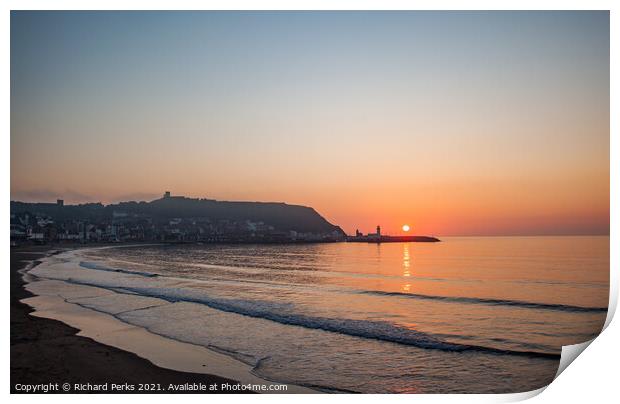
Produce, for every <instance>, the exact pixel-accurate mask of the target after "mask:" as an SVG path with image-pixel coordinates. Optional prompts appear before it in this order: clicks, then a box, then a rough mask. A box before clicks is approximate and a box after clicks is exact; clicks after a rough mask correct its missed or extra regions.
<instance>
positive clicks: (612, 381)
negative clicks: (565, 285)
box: [0, 0, 620, 404]
mask: <svg viewBox="0 0 620 404" xmlns="http://www.w3.org/2000/svg"><path fill="white" fill-rule="evenodd" d="M619 3H620V2H617V1H597V0H593V1H576V0H568V1H553V0H538V1H533V0H522V1H502V2H499V1H489V0H487V1H469V2H464V1H455V0H452V1H403V0H386V1H370V0H361V1H346V0H334V1H324V0H314V1H308V0H304V1H294V2H293V1H284V0H279V1H276V0H266V1H257V0H255V1H252V0H230V1H222V0H219V1H196V0H177V1H174V2H173V1H163V0H154V1H148V2H146V1H136V0H125V1H119V0H110V1H100V0H94V1H88V2H86V1H77V0H65V1H50V0H47V1H45V0H38V1H34V0H33V1H29V0H22V1H17V0H8V1H7V0H5V1H3V2H2V6H0V7H2V8H3V14H2V17H1V21H2V31H1V32H2V41H1V44H0V52H2V54H3V55H4V56H5V57H4V63H2V64H0V69H2V71H3V77H4V80H2V82H1V84H0V86H1V89H2V93H3V94H4V97H3V106H4V108H3V114H2V123H3V125H2V126H3V129H4V131H3V132H4V133H5V134H4V135H3V143H4V144H3V146H2V148H1V151H0V153H2V157H3V158H2V162H3V168H4V170H3V173H2V174H1V176H0V178H1V181H2V187H3V190H4V192H5V194H4V197H2V198H0V204H2V208H3V212H4V213H3V214H2V215H0V218H1V222H0V229H8V228H9V223H8V220H9V201H10V137H9V133H10V64H9V63H8V61H9V60H10V10H12V9H14V10H28V9H32V10H36V9H48V10H60V9H80V10H105V9H109V10H129V9H132V10H133V9H136V10H139V9H156V10H157V9H159V10H167V9H189V10H200V9H213V10H222V9H226V10H235V9H250V10H256V9H266V10H269V9H271V10H277V9H292V10H313V9H324V10H341V9H367V10H381V9H397V10H411V9H417V10H451V9H452V10H463V9H472V10H487V9H489V10H552V9H570V10H596V9H598V10H611V12H610V18H611V31H610V32H611V49H610V52H611V72H612V74H611V93H610V94H611V103H610V109H611V114H610V116H611V138H610V141H611V144H610V153H611V194H610V195H611V206H612V210H611V238H610V240H611V246H612V249H611V289H610V315H609V316H608V319H607V323H606V326H608V325H610V321H611V319H612V317H613V313H614V312H615V307H616V305H617V300H618V267H619V266H618V263H619V261H618V258H619V256H618V248H617V246H618V245H620V243H619V241H620V240H619V239H618V234H619V233H618V230H619V229H620V227H619V223H620V222H619V217H618V215H617V213H616V211H615V210H614V209H613V208H614V207H615V206H617V205H618V202H619V198H618V196H619V194H618V193H619V189H620V188H619V186H618V185H619V184H618V173H619V170H618V169H619V168H620V163H619V160H618V158H619V155H618V147H619V141H618V118H617V117H618V116H620V110H619V109H618V102H617V100H618V93H619V91H618V90H619V84H618V80H617V79H616V77H617V73H616V76H614V72H617V71H618V68H619V66H620V64H619V63H618V54H619V51H618V50H619V49H618V43H619V41H618V38H619V35H618V34H619V32H618V29H617V28H616V27H617V26H618V23H619V22H620V18H619V17H618V15H617V13H618V11H619V10H620V6H618V4H619ZM0 245H2V246H4V248H3V249H2V258H3V262H4V272H5V279H4V282H3V283H2V288H3V291H4V296H5V304H4V307H3V311H2V313H3V319H2V324H3V326H4V328H3V331H4V332H2V333H1V335H2V337H1V338H2V344H3V345H2V346H3V347H4V349H3V350H2V357H3V359H4V361H3V363H4V366H3V367H2V370H1V372H2V376H3V377H2V378H3V383H2V384H1V385H0V389H2V392H3V393H5V394H8V392H9V378H10V377H9V366H8V364H9V362H10V349H9V347H10V344H9V335H10V332H9V329H8V328H9V317H10V315H9V305H8V304H7V303H8V301H7V300H8V296H9V282H8V274H9V271H8V263H9V250H8V249H9V247H8V246H9V232H8V230H5V231H2V232H0ZM613 246H616V248H613ZM617 322H618V321H616V322H615V323H612V324H611V326H609V327H608V328H606V329H605V331H604V332H603V333H602V334H601V336H600V337H598V338H596V339H595V340H594V341H593V342H592V344H591V345H590V346H589V347H588V349H587V353H586V354H585V355H581V356H579V358H577V359H576V361H575V362H576V363H575V364H573V365H571V366H569V367H568V369H567V370H566V371H565V372H564V373H562V375H561V376H560V377H559V378H558V379H557V380H556V381H554V382H553V383H552V384H551V385H550V386H549V387H548V388H547V389H546V391H545V392H544V394H540V395H537V396H536V397H535V398H534V399H533V402H535V401H540V402H542V401H544V402H568V403H573V402H574V403H577V402H580V403H581V402H584V401H586V400H589V401H593V402H597V403H598V402H610V403H611V402H615V400H616V399H617V397H618V394H617V389H616V385H617V371H618V360H620V355H619V354H618V350H617V349H616V346H615V341H618V340H620V330H619V326H618V325H617ZM542 390H545V389H541V391H542ZM536 393H540V391H538V392H533V393H523V394H517V395H415V396H412V395H390V396H382V397H381V399H384V400H389V401H393V402H403V401H404V400H407V402H409V401H410V400H416V401H418V402H426V403H428V402H445V401H452V402H481V401H482V402H506V401H517V400H522V399H525V398H528V397H530V396H533V395H536ZM353 397H354V398H353ZM10 399H11V400H12V401H14V402H19V403H22V402H34V401H35V400H37V401H38V400H46V401H49V402H52V403H55V402H62V403H63V404H65V403H67V402H79V401H81V400H83V399H84V397H80V396H67V395H62V396H45V397H37V396H24V395H12V396H11V397H10ZM114 399H116V398H114ZM123 399H124V398H123ZM131 399H133V400H149V401H153V402H154V403H167V402H168V400H170V397H169V396H132V397H131ZM241 399H244V400H251V401H262V402H267V401H269V402H270V403H271V402H285V400H290V399H294V400H296V401H297V400H300V401H302V402H310V400H313V401H314V400H316V399H317V397H316V396H313V397H309V396H295V397H292V396H273V395H264V396H252V397H248V396H245V397H241V396H235V397H231V396H208V397H207V396H200V395H197V396H187V395H186V396H183V398H182V400H184V401H186V400H187V401H191V402H200V403H204V402H206V401H207V400H208V401H209V402H216V403H217V402H229V401H230V400H235V401H236V400H241ZM342 399H345V400H348V399H354V400H356V401H361V402H362V403H370V402H372V401H374V400H375V399H376V397H374V395H361V396H346V397H341V396H339V395H325V396H322V397H321V400H327V401H332V400H339V401H340V400H342ZM88 400H92V401H93V402H96V403H99V402H100V403H103V402H106V403H107V401H108V400H110V397H107V396H104V395H96V396H91V397H89V398H88ZM541 400H542V401H541Z"/></svg>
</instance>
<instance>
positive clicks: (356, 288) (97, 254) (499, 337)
mask: <svg viewBox="0 0 620 404" xmlns="http://www.w3.org/2000/svg"><path fill="white" fill-rule="evenodd" d="M72 259H73V260H75V265H74V266H73V267H72V268H73V269H67V270H56V271H49V270H48V271H40V272H38V273H36V272H35V274H36V275H37V276H40V277H43V278H48V279H57V280H63V281H66V282H70V283H76V284H84V285H91V286H97V287H100V288H105V289H107V290H109V291H113V292H114V293H113V294H106V295H104V296H94V297H82V298H79V297H78V298H75V299H73V301H71V303H75V304H79V305H80V306H83V307H87V308H90V309H93V310H97V311H101V312H105V313H109V314H111V315H113V316H115V317H116V318H118V319H120V320H121V321H123V322H126V323H129V324H133V325H136V326H139V327H144V328H146V329H148V330H149V331H151V332H153V333H157V334H159V335H163V336H166V337H168V338H172V339H175V340H179V341H184V342H189V343H192V344H197V345H202V346H205V347H207V348H209V349H212V350H215V351H217V352H220V353H224V354H226V355H229V356H232V357H234V358H236V359H237V360H239V361H242V362H244V363H246V364H248V365H250V366H251V367H252V372H253V373H254V374H256V375H258V376H260V377H262V378H264V379H267V380H271V381H275V382H283V383H293V384H297V385H302V386H308V387H311V388H315V389H317V390H321V391H328V392H360V393H515V392H524V391H530V390H534V389H537V388H540V387H542V386H545V385H547V384H549V383H550V382H551V381H552V380H553V378H554V376H555V374H556V372H557V369H558V365H559V359H560V353H561V349H562V346H563V345H570V344H576V343H580V342H584V341H587V340H589V339H592V338H594V337H596V335H597V334H598V333H599V332H600V331H601V328H602V326H603V324H604V322H605V318H606V315H607V304H608V298H609V237H607V236H583V237H582V236H575V237H568V236H567V237H444V238H442V240H441V242H438V243H381V244H376V243H316V244H281V245H274V244H271V245H247V244H240V245H215V244H204V245H200V244H191V245H189V244H188V245H141V246H118V247H111V248H93V249H84V250H78V251H77V252H75V255H74V256H73V258H72ZM35 270H36V268H35ZM153 298H158V299H153ZM145 299H150V300H152V301H153V304H152V305H150V304H145V303H144V302H147V301H150V300H145ZM160 299H161V300H160ZM137 301H141V302H142V303H137Z"/></svg>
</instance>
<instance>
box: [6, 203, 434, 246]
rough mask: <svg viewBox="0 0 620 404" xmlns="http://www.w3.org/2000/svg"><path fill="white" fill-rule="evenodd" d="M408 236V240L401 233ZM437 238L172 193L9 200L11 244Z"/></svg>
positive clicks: (301, 210) (293, 209) (276, 206)
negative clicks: (147, 198)
mask: <svg viewBox="0 0 620 404" xmlns="http://www.w3.org/2000/svg"><path fill="white" fill-rule="evenodd" d="M403 237H404V238H403ZM339 241H353V242H356V241H357V242H390V241H438V240H437V239H434V238H425V237H415V236H413V237H412V236H407V237H405V236H402V237H390V236H385V235H382V234H381V228H380V227H379V226H377V231H376V233H370V234H367V235H364V234H362V233H360V232H359V231H356V235H355V236H347V235H346V233H345V232H344V231H343V230H342V229H341V228H340V227H338V226H336V225H333V224H331V223H329V222H328V221H327V220H325V219H324V218H323V217H322V216H320V215H319V214H318V213H317V212H316V211H315V210H314V209H312V208H309V207H306V206H298V205H288V204H285V203H265V202H227V201H216V200H213V199H196V198H186V197H183V196H172V195H171V194H170V192H168V191H166V192H165V193H164V195H163V197H162V198H160V199H156V200H154V201H151V202H133V201H132V202H121V203H118V204H111V205H103V204H101V203H87V204H80V205H65V203H64V201H63V200H62V199H59V200H57V201H56V203H26V202H17V201H11V245H19V244H26V243H34V244H47V243H80V244H85V243H131V242H169V243H200V242H202V243H301V242H339Z"/></svg>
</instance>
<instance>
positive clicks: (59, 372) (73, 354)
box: [10, 246, 312, 393]
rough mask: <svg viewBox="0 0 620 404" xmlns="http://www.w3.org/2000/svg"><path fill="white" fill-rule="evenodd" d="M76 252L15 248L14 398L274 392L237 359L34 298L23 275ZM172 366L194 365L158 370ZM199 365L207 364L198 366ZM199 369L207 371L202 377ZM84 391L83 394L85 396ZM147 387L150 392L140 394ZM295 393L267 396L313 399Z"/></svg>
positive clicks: (58, 300)
mask: <svg viewBox="0 0 620 404" xmlns="http://www.w3.org/2000/svg"><path fill="white" fill-rule="evenodd" d="M72 249H73V248H71V247H67V246H61V247H59V248H55V247H53V246H24V247H19V248H11V252H10V257H11V262H10V276H11V392H12V393H23V392H25V391H24V389H25V386H35V385H39V386H47V385H56V386H62V385H64V384H66V383H69V385H70V390H68V391H63V389H62V388H60V389H58V390H53V389H52V390H48V391H46V392H57V393H63V392H69V393H76V392H78V393H81V392H84V393H88V392H93V393H97V392H105V393H114V392H119V393H140V392H146V393H157V392H161V393H169V392H185V393H196V392H201V393H245V392H251V390H248V389H241V387H242V385H245V384H249V383H255V384H257V385H258V384H265V385H269V384H272V385H273V384H274V383H270V382H268V381H264V380H262V379H259V378H258V377H256V376H254V375H252V374H250V373H249V371H248V372H247V375H246V374H244V373H243V371H244V370H245V368H247V367H245V368H244V367H242V366H241V365H242V364H240V363H239V364H238V366H235V365H236V364H237V363H236V362H237V361H235V360H234V359H232V358H230V357H228V356H225V355H222V354H217V353H215V352H213V351H211V350H208V349H207V348H204V347H198V346H193V345H191V344H184V343H181V342H178V341H174V340H170V339H167V338H164V337H161V336H158V335H155V334H152V333H150V332H148V331H147V330H144V329H140V328H139V327H133V326H130V325H128V324H125V323H122V322H120V321H119V320H117V319H115V318H114V317H112V316H109V315H106V314H103V313H98V312H94V311H92V310H89V309H86V308H83V307H79V306H77V305H74V304H70V303H67V302H66V301H65V300H64V299H61V298H58V297H57V298H53V297H51V296H37V294H36V293H32V292H31V291H30V290H29V289H32V286H33V285H35V284H37V283H38V282H39V281H37V282H34V283H26V281H24V279H23V272H24V270H27V269H28V268H29V266H34V265H37V264H40V263H41V262H42V261H44V260H45V258H46V257H49V256H51V255H53V254H55V253H56V252H57V250H61V251H69V250H72ZM43 282H45V281H43ZM58 320H61V321H58ZM119 323H120V324H122V326H119ZM119 327H120V328H119ZM162 346H164V348H165V349H162ZM123 348H125V349H123ZM157 352H160V353H161V352H164V353H165V352H168V353H169V355H168V358H166V357H165V355H163V357H162V355H159V356H158V355H157ZM177 354H178V356H177ZM171 358H177V362H180V361H182V360H183V358H186V359H187V358H196V360H195V361H194V363H192V364H190V365H189V366H185V367H184V366H181V365H179V363H177V364H176V366H175V365H174V364H173V366H161V365H162V363H164V364H166V363H169V362H171V361H170V359H171ZM200 360H202V361H203V362H204V361H206V362H207V363H198V362H196V361H200ZM213 361H215V362H213ZM158 365H159V366H158ZM214 366H223V368H224V369H225V371H224V373H228V374H233V375H239V376H241V377H238V378H232V377H221V376H219V375H218V376H216V375H214V374H212V373H215V372H213V371H212V370H213V367H214ZM201 367H204V368H205V369H208V370H209V371H206V372H205V371H204V370H203V369H201ZM175 368H176V369H175ZM187 369H190V370H191V371H187ZM239 379H241V380H239ZM236 380H239V381H236ZM261 382H262V383H261ZM112 385H117V386H127V385H128V386H131V387H132V388H133V390H127V389H124V390H112V389H111V386H112ZM98 386H105V389H104V390H103V391H101V390H99V389H100V387H98ZM280 386H281V385H280ZM79 387H84V388H86V390H84V391H81V390H79ZM145 387H146V388H148V389H149V390H140V389H143V388H145ZM153 387H154V388H153ZM287 387H288V386H287ZM292 387H293V388H292V389H288V391H266V392H269V393H278V392H304V393H305V392H312V391H306V390H308V389H304V388H300V387H298V386H292ZM89 389H94V390H89ZM170 389H172V391H170ZM291 390H293V391H291ZM37 392H44V391H37Z"/></svg>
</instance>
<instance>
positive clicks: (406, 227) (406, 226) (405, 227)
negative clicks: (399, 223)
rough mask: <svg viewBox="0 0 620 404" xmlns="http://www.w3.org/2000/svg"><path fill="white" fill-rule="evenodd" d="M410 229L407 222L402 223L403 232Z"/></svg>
mask: <svg viewBox="0 0 620 404" xmlns="http://www.w3.org/2000/svg"><path fill="white" fill-rule="evenodd" d="M410 229H411V228H410V227H409V225H408V224H403V231H404V232H405V233H407V232H408V231H409V230H410Z"/></svg>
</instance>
